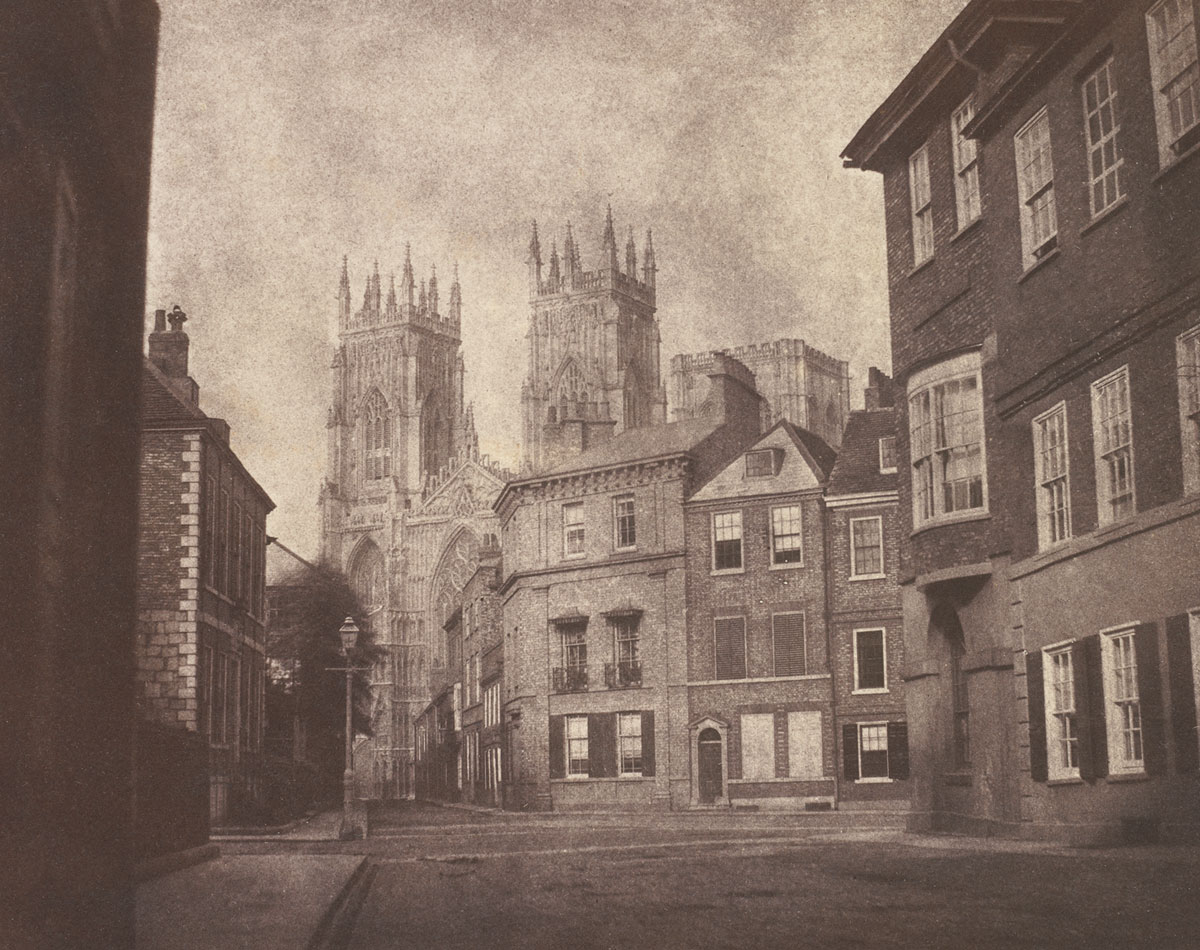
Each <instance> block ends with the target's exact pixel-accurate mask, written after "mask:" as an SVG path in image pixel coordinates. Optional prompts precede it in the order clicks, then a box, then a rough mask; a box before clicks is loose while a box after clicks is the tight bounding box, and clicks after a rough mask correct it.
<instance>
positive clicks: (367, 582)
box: [350, 540, 387, 614]
mask: <svg viewBox="0 0 1200 950" xmlns="http://www.w3.org/2000/svg"><path fill="white" fill-rule="evenodd" d="M350 587H351V588H352V589H353V590H354V593H355V595H356V596H357V597H358V601H359V603H360V604H362V606H363V609H364V610H366V612H367V613H368V614H373V613H374V612H375V611H377V610H379V609H380V608H381V607H382V606H383V605H384V604H385V603H386V602H387V572H386V569H385V567H384V562H383V553H382V552H381V551H380V550H379V547H378V546H377V545H376V544H375V543H374V542H372V541H370V540H367V541H364V542H363V544H362V545H361V546H360V547H359V549H358V550H357V551H356V552H355V554H354V559H353V561H352V563H351V566H350Z"/></svg>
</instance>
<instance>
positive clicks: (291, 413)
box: [147, 0, 964, 554]
mask: <svg viewBox="0 0 1200 950" xmlns="http://www.w3.org/2000/svg"><path fill="white" fill-rule="evenodd" d="M160 5H161V7H162V14H163V16H162V35H161V41H160V55H159V70H158V108H157V118H156V122H155V149H154V172H153V186H152V200H151V220H150V260H149V278H148V298H147V306H148V307H149V308H150V309H151V310H153V308H155V307H170V306H171V305H172V304H175V303H178V304H179V305H180V306H182V307H183V309H184V310H186V311H187V312H188V314H189V317H190V319H189V322H188V324H187V330H188V332H189V334H190V336H191V339H192V359H191V370H192V375H193V376H194V377H195V378H196V380H197V381H198V382H199V384H200V392H201V405H202V408H204V409H205V411H206V412H208V413H209V414H210V415H217V416H223V417H225V418H226V419H228V420H229V422H230V425H231V426H232V429H233V436H232V442H233V447H234V450H235V451H236V452H237V453H238V454H239V456H240V457H241V458H242V460H243V461H244V462H245V463H246V465H247V467H248V468H249V470H250V471H251V472H252V473H253V474H254V475H255V477H256V478H257V479H258V480H259V481H260V482H261V484H262V485H263V487H264V488H265V489H266V490H267V491H268V493H270V495H271V496H272V497H273V498H274V500H275V502H276V504H277V505H278V509H277V510H276V512H275V513H274V514H273V515H272V516H271V518H270V519H269V521H268V531H269V532H270V533H271V534H273V535H277V536H278V537H279V538H280V539H281V540H282V541H284V543H286V544H288V545H289V546H291V547H293V548H294V549H295V550H297V551H299V552H301V553H303V554H313V553H315V551H316V548H317V541H318V517H317V508H316V498H317V491H318V489H319V486H320V483H321V480H322V478H323V476H324V471H325V445H326V442H325V413H326V409H327V407H328V404H329V376H328V366H329V362H330V358H331V355H332V348H333V345H334V341H335V339H336V313H337V311H336V300H335V294H336V291H337V279H338V273H339V269H340V266H341V259H342V255H343V254H345V255H347V256H348V257H349V260H350V272H351V288H352V294H353V297H354V303H355V306H356V307H357V306H358V305H360V303H361V299H362V293H363V287H364V281H365V277H366V274H367V272H368V270H369V269H370V268H371V266H372V264H373V262H374V261H375V260H376V259H378V260H379V266H380V270H381V272H382V273H383V274H384V275H385V281H386V275H387V274H388V273H389V272H390V271H392V270H396V271H399V269H400V266H401V263H402V261H403V253H404V244H405V242H410V243H411V244H412V250H413V263H414V265H415V267H416V269H417V272H418V276H421V275H424V276H428V273H429V270H430V266H431V265H434V264H436V265H437V267H438V270H439V274H440V275H441V279H442V280H443V287H448V283H446V282H445V278H446V277H448V275H449V273H450V270H451V266H452V264H453V263H454V262H455V261H457V262H458V266H459V272H460V276H461V282H462V293H463V353H464V357H465V359H466V366H467V398H468V399H469V400H473V401H474V403H475V407H476V412H475V417H476V421H477V425H478V428H479V436H480V443H481V447H482V448H483V450H484V451H485V452H489V453H491V454H492V455H493V456H494V457H496V458H498V459H500V460H502V461H504V462H506V463H510V464H515V462H516V460H517V458H518V456H519V445H518V438H519V433H520V404H519V395H520V387H521V381H522V379H523V377H524V374H525V348H524V336H525V331H526V328H527V324H528V319H529V308H528V294H527V290H526V283H525V264H524V260H525V249H526V247H527V245H528V241H529V227H530V220H531V219H533V218H536V219H537V220H538V224H539V228H540V230H541V233H542V238H543V247H547V246H548V245H549V243H550V239H551V238H552V237H558V238H559V245H560V247H561V235H562V229H563V225H564V223H565V222H566V220H567V219H568V218H569V219H570V220H571V221H572V223H573V226H574V230H575V234H576V237H577V238H578V239H579V240H580V243H581V245H582V254H583V262H584V265H585V267H587V268H588V269H591V268H594V267H595V266H596V262H597V258H598V256H599V250H600V237H601V233H602V228H603V219H604V208H605V205H606V204H608V203H611V204H612V209H613V215H614V217H615V219H616V223H617V227H618V230H619V234H620V235H621V245H622V247H623V245H624V236H625V234H626V229H627V227H628V226H629V225H633V227H634V231H635V234H636V235H637V241H638V247H639V258H640V248H641V244H642V240H643V236H644V234H645V230H646V228H647V227H652V228H653V229H654V246H655V251H656V254H657V259H658V267H659V272H658V308H659V309H658V316H659V320H660V325H661V328H662V337H663V348H662V353H663V365H662V368H663V374H664V379H665V378H666V374H667V369H668V365H669V359H670V357H671V356H672V355H673V354H675V353H679V352H691V351H696V350H703V349H711V348H715V347H723V346H733V345H737V344H741V343H750V342H761V341H765V340H770V339H777V338H780V337H785V336H787V337H799V338H801V339H804V340H806V341H807V342H808V343H810V344H812V345H814V346H816V347H818V348H820V349H823V350H825V351H826V352H828V353H831V354H833V355H836V356H838V357H840V358H842V359H846V360H849V361H850V365H851V372H852V373H853V376H854V378H853V379H852V380H851V386H852V392H853V394H854V399H855V402H856V404H860V403H861V398H862V396H861V389H862V387H863V385H864V378H865V373H866V368H867V367H868V366H869V365H872V364H874V365H879V366H882V367H885V368H886V367H888V366H889V365H890V359H889V342H888V329H887V291H886V282H885V257H884V246H883V221H882V188H881V184H880V180H879V178H878V176H875V175H871V174H867V173H863V172H857V171H848V170H843V169H842V167H841V161H840V159H839V157H838V156H839V153H840V152H841V150H842V148H843V147H844V146H845V144H846V143H847V142H848V141H849V140H850V138H851V136H852V135H853V134H854V132H855V131H856V130H857V129H858V127H859V125H861V123H862V122H863V121H864V120H865V119H866V118H867V117H868V116H869V115H870V113H871V112H872V111H873V110H874V108H875V107H876V106H877V105H878V104H879V103H880V102H881V101H882V100H883V98H884V97H885V96H886V95H887V94H888V92H889V91H890V90H891V89H892V88H893V86H894V85H895V84H896V83H897V82H898V81H899V80H900V79H901V78H902V77H903V75H904V74H905V73H906V72H907V71H908V69H909V68H910V67H911V66H912V65H913V64H914V63H915V62H916V60H917V58H918V57H919V56H920V55H921V54H922V53H923V52H924V50H925V49H926V48H927V47H928V46H929V44H930V43H932V42H933V40H934V39H936V37H937V35H938V34H939V33H940V31H941V30H942V29H943V28H944V27H945V26H946V24H948V23H949V22H950V20H951V19H952V18H953V16H954V15H955V14H956V13H957V12H958V11H959V10H960V9H961V8H962V7H963V6H964V0H920V2H910V0H888V2H880V0H800V2H795V3H788V2H786V0H641V2H637V3H633V2H622V0H608V2H595V3H592V2H582V0H562V2H532V0H530V2H516V0H437V2H410V3H403V2H399V0H325V2H320V0H160ZM446 293H447V290H445V289H444V290H443V297H442V299H443V300H445V299H446V297H445V294H446Z"/></svg>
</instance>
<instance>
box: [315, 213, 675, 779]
mask: <svg viewBox="0 0 1200 950" xmlns="http://www.w3.org/2000/svg"><path fill="white" fill-rule="evenodd" d="M624 250H625V253H624V267H623V268H622V266H621V261H620V257H619V255H618V251H617V239H616V234H615V231H614V229H613V221H612V212H611V211H609V213H608V215H607V218H606V220H605V224H604V234H603V239H602V247H601V253H600V259H599V262H598V267H597V268H596V269H595V270H584V268H583V266H582V264H581V255H580V249H579V246H578V245H577V244H576V242H575V238H574V236H573V235H572V233H571V228H570V225H567V229H566V235H565V238H564V240H563V245H562V256H561V258H560V256H559V251H558V247H557V244H555V243H552V244H551V248H550V255H549V259H548V261H547V262H545V264H544V262H543V260H542V249H541V245H540V242H539V238H538V234H537V226H536V224H535V225H534V230H533V237H532V240H531V241H530V244H529V296H530V303H531V310H532V312H531V315H530V322H529V332H528V335H527V339H528V345H529V356H528V359H529V364H528V375H527V377H526V379H525V382H524V385H523V387H522V391H521V408H522V414H523V431H522V468H523V470H525V471H533V470H536V469H546V468H550V467H553V466H555V465H557V464H559V463H560V462H562V461H565V460H566V459H568V458H570V457H572V456H574V455H577V454H578V453H579V452H580V451H582V450H584V449H586V448H588V447H590V446H592V445H596V444H599V443H600V442H602V441H603V440H605V439H607V438H609V437H610V436H611V435H612V434H614V433H615V432H620V431H623V430H624V429H630V428H636V427H640V426H646V425H653V424H656V423H661V422H663V421H665V418H666V390H665V388H664V387H663V385H662V381H661V378H660V375H659V333H658V322H657V320H656V319H655V315H654V313H655V301H654V285H655V262H654V245H653V243H652V241H651V237H650V233H649V232H647V234H646V243H645V245H644V246H643V248H642V261H641V269H640V277H639V268H638V254H637V248H636V247H635V245H634V241H633V234H632V231H631V232H630V235H629V239H628V241H627V242H626V244H625V249H624ZM461 333H462V292H461V288H460V287H459V283H458V274H457V268H456V269H455V274H454V279H453V282H452V283H451V285H450V292H449V298H448V301H447V304H446V306H445V308H444V309H443V307H442V302H441V299H440V296H439V288H438V280H437V274H436V271H435V272H433V273H431V275H430V277H429V278H428V280H427V281H426V280H422V281H421V282H420V283H419V284H418V283H417V281H416V280H415V278H414V274H413V267H412V261H411V257H410V254H409V252H408V250H407V248H406V250H405V258H404V267H403V271H402V273H401V277H400V284H399V287H398V288H397V285H396V280H395V278H394V277H392V278H390V279H389V282H388V289H387V295H386V297H385V296H384V292H383V286H382V282H381V279H380V275H379V266H378V264H376V265H375V268H374V271H373V272H372V273H371V275H370V276H368V277H367V282H366V289H365V292H364V294H363V298H362V305H361V306H360V307H357V308H355V306H354V304H353V301H352V299H351V293H350V276H349V273H348V267H347V264H346V261H345V260H343V262H342V273H341V282H340V285H339V287H338V346H337V349H336V351H335V353H334V358H333V363H332V366H331V377H332V378H331V383H332V394H333V398H332V401H331V405H330V410H329V420H328V437H329V446H328V460H329V461H328V471H327V475H326V479H325V482H324V484H323V486H322V490H321V502H320V507H321V550H322V556H323V557H324V558H325V559H326V560H327V561H329V562H330V563H332V564H334V565H335V566H338V567H340V568H342V569H343V570H345V571H346V573H347V575H348V576H349V578H350V581H351V583H352V585H353V586H354V588H355V590H356V591H357V593H358V595H359V598H360V600H361V601H362V604H363V607H364V609H365V611H366V617H365V618H364V619H365V620H366V622H368V623H369V624H370V626H371V627H372V629H373V631H374V633H375V638H376V643H378V644H379V645H381V646H382V647H383V648H384V650H385V654H386V660H384V661H382V662H381V664H380V670H379V671H377V672H379V673H380V676H378V677H377V689H376V703H375V708H374V709H373V712H372V721H373V725H374V732H375V736H374V738H372V739H370V740H369V741H368V743H367V746H365V747H364V748H362V749H361V750H360V753H361V754H360V755H359V756H358V757H357V758H356V762H357V763H358V764H357V765H356V770H357V771H358V779H357V781H358V782H359V783H360V788H361V789H363V790H364V791H365V792H366V793H367V794H368V795H369V797H393V796H401V797H405V796H409V795H411V794H412V792H413V788H414V777H413V776H414V773H413V758H412V748H413V741H414V733H413V723H414V722H415V717H416V715H417V714H419V713H420V711H421V710H422V709H423V708H424V706H425V704H426V703H427V702H428V701H429V698H430V696H431V690H432V689H433V687H434V685H435V684H436V683H438V682H440V678H444V677H445V676H447V675H450V674H449V670H448V668H447V667H446V663H447V661H448V657H449V653H448V647H447V644H446V643H445V642H444V639H443V637H442V632H443V628H444V625H445V623H446V621H447V619H448V618H449V617H450V616H451V615H452V613H453V611H454V609H455V607H456V605H458V604H460V603H461V593H462V589H463V586H464V585H465V584H466V582H467V581H468V580H469V579H470V577H471V576H472V574H473V572H474V570H475V568H476V567H477V566H478V559H479V557H480V551H483V550H485V549H490V548H489V539H491V541H490V544H492V545H494V541H495V538H496V536H497V535H498V534H499V521H498V518H497V515H496V513H495V510H494V509H493V503H494V501H495V499H496V498H497V496H498V495H499V493H500V491H501V489H502V488H503V487H504V484H505V482H506V481H507V480H509V479H511V478H513V477H514V476H513V475H512V473H510V472H506V471H504V470H503V469H501V468H500V467H499V466H497V465H495V464H493V463H491V462H489V461H488V460H487V459H486V458H484V457H481V456H480V454H479V447H478V439H477V436H476V432H475V424H474V420H473V417H472V412H471V409H470V407H465V406H464V402H463V359H462V352H461V347H462V336H461ZM496 369H497V367H491V368H489V371H490V372H495V371H496Z"/></svg>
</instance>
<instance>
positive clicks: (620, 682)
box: [604, 660, 642, 689]
mask: <svg viewBox="0 0 1200 950" xmlns="http://www.w3.org/2000/svg"><path fill="white" fill-rule="evenodd" d="M604 682H605V684H606V685H607V686H608V688H609V689H618V688H620V687H622V686H641V685H642V664H641V661H640V660H625V661H622V662H620V663H605V664H604Z"/></svg>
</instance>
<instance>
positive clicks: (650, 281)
mask: <svg viewBox="0 0 1200 950" xmlns="http://www.w3.org/2000/svg"><path fill="white" fill-rule="evenodd" d="M657 270H658V268H657V267H655V266H654V237H653V235H651V233H650V229H649V228H647V229H646V247H645V249H644V250H643V251H642V283H644V284H645V285H646V286H647V287H653V286H654V274H655V272H656V271H657Z"/></svg>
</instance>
